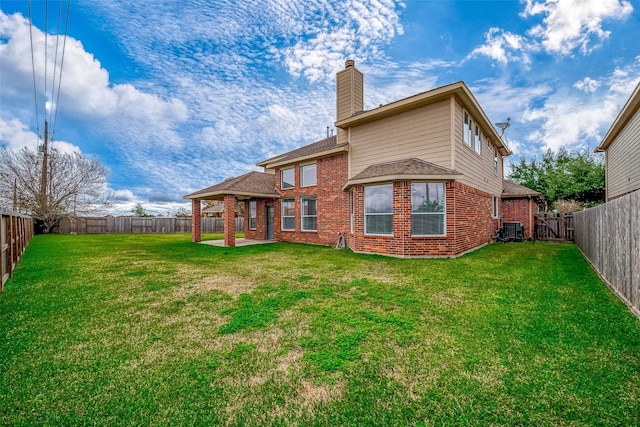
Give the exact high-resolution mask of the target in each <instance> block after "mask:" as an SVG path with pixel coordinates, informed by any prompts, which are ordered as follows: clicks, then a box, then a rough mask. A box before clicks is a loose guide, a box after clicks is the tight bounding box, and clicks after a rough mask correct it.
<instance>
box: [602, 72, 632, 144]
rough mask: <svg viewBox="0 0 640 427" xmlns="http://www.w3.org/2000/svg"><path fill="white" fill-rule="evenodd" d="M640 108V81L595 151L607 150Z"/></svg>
mask: <svg viewBox="0 0 640 427" xmlns="http://www.w3.org/2000/svg"><path fill="white" fill-rule="evenodd" d="M638 109H640V82H638V84H637V85H636V88H635V90H634V91H633V93H632V94H631V96H630V97H629V99H628V100H627V103H626V104H624V107H622V110H621V111H620V113H619V114H618V117H616V119H615V120H614V121H613V124H612V125H611V128H609V131H608V132H607V134H606V135H605V136H604V139H603V140H602V142H601V143H600V145H598V146H597V147H596V149H595V150H593V151H594V152H596V153H597V152H605V151H607V149H608V148H609V146H610V145H611V143H612V142H613V141H614V140H615V139H616V137H617V136H618V135H619V134H620V132H622V130H623V129H624V128H625V126H627V123H629V120H631V118H632V117H633V116H634V115H635V114H636V112H637V111H638Z"/></svg>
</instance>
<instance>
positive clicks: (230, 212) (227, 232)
mask: <svg viewBox="0 0 640 427" xmlns="http://www.w3.org/2000/svg"><path fill="white" fill-rule="evenodd" d="M222 217H223V218H224V245H225V246H235V245H236V196H234V195H233V194H225V195H224V212H223V214H222Z"/></svg>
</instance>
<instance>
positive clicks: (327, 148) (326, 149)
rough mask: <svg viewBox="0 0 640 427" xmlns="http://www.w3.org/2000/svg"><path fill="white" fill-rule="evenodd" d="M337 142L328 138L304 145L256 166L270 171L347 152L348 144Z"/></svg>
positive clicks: (335, 138) (331, 137) (333, 137)
mask: <svg viewBox="0 0 640 427" xmlns="http://www.w3.org/2000/svg"><path fill="white" fill-rule="evenodd" d="M337 142H338V137H337V136H335V135H334V136H330V137H328V138H325V139H322V140H320V141H316V142H314V143H312V144H309V145H305V146H304V147H300V148H296V149H295V150H292V151H288V152H286V153H283V154H280V155H278V156H276V157H272V158H270V159H267V160H263V161H262V162H260V163H257V166H263V167H265V168H268V169H272V168H276V167H279V166H284V165H287V164H290V163H295V162H300V161H304V160H311V159H316V158H318V157H324V156H328V155H331V154H335V153H340V152H343V151H349V144H348V143H343V144H337Z"/></svg>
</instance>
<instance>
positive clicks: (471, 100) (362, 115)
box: [335, 81, 513, 157]
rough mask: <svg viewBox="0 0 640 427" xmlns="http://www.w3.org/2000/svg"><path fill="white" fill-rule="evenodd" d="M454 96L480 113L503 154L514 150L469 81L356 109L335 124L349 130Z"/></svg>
mask: <svg viewBox="0 0 640 427" xmlns="http://www.w3.org/2000/svg"><path fill="white" fill-rule="evenodd" d="M451 96H455V97H456V98H457V99H458V100H459V101H460V103H461V104H462V105H463V106H464V108H466V109H467V110H469V112H470V113H471V115H472V116H474V117H479V118H480V119H481V120H482V121H483V123H482V126H481V128H482V131H483V133H484V134H485V136H486V137H488V138H489V141H491V143H492V144H493V145H494V146H495V147H496V148H497V149H498V151H499V152H500V154H501V155H502V156H503V157H507V156H509V155H511V154H513V153H512V152H511V150H510V149H509V148H508V147H507V145H506V144H505V143H504V142H503V141H502V138H500V135H499V134H498V132H497V131H496V129H495V128H494V127H493V125H492V124H491V121H490V120H489V118H488V117H487V115H486V114H485V113H484V111H483V110H482V108H481V107H480V104H479V103H478V101H477V100H476V99H475V97H474V96H473V94H472V93H471V91H470V90H469V88H468V87H467V85H466V84H465V83H464V82H462V81H460V82H456V83H452V84H449V85H446V86H441V87H439V88H436V89H432V90H429V91H426V92H422V93H419V94H417V95H413V96H410V97H408V98H404V99H401V100H399V101H395V102H392V103H389V104H386V105H382V106H380V107H378V108H374V109H373V110H367V111H362V112H359V113H356V114H354V115H353V116H351V117H348V118H346V119H343V120H339V121H337V122H335V126H336V127H339V128H340V129H345V130H346V129H348V128H350V127H354V126H358V125H362V124H365V123H369V122H372V121H375V120H380V119H383V118H386V117H390V116H393V115H396V114H399V113H403V112H405V111H409V110H413V109H415V108H419V107H422V106H425V105H429V104H433V103H435V102H438V101H442V100H445V99H448V98H450V97H451Z"/></svg>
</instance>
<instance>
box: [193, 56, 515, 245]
mask: <svg viewBox="0 0 640 427" xmlns="http://www.w3.org/2000/svg"><path fill="white" fill-rule="evenodd" d="M363 88H364V76H363V74H362V73H361V72H360V71H359V70H358V69H357V68H356V67H355V63H354V61H352V60H348V61H346V66H345V69H343V70H341V71H340V72H338V73H337V75H336V122H335V126H336V128H337V135H335V136H330V137H328V138H325V139H322V140H320V141H317V142H314V143H311V144H308V145H305V146H302V147H300V148H298V149H295V150H292V151H289V152H286V153H282V154H280V155H278V156H275V157H273V158H270V159H267V160H264V161H262V162H259V163H258V164H257V165H258V166H260V167H262V168H263V172H249V173H247V174H245V175H241V176H239V177H236V178H232V179H228V180H225V181H224V182H222V183H219V184H215V185H213V186H211V187H207V188H204V189H202V190H199V191H196V192H194V193H192V194H189V195H187V196H185V198H186V199H191V200H192V203H193V217H194V231H193V240H194V241H199V239H200V233H199V230H198V225H197V224H196V222H197V220H196V218H199V215H200V212H199V208H200V201H201V200H223V201H224V204H225V209H224V212H225V218H233V211H234V203H235V201H236V200H242V201H244V202H245V203H246V205H245V224H246V225H245V238H247V239H258V240H261V239H273V240H276V241H286V242H303V243H311V244H320V245H335V244H337V243H338V241H339V239H340V238H342V239H343V241H344V244H345V245H346V246H347V247H349V248H350V249H352V250H353V251H356V252H362V253H376V254H384V255H391V256H398V257H433V256H446V257H451V256H458V255H461V254H463V253H466V252H468V251H470V250H473V249H475V248H478V247H480V246H482V245H484V244H486V243H488V242H490V241H491V238H492V236H493V235H494V234H495V231H496V228H497V227H498V219H499V215H500V211H501V205H502V196H503V192H504V181H503V176H504V173H503V158H504V157H506V156H508V155H510V154H511V151H510V150H509V148H508V147H507V146H506V144H505V143H504V142H503V140H502V139H501V137H500V135H498V133H497V132H496V130H495V128H494V127H493V125H492V124H491V122H490V121H489V119H488V117H487V116H486V114H485V113H484V111H483V110H482V108H481V107H480V105H479V103H478V101H477V100H476V99H475V97H474V96H473V94H472V93H471V91H470V90H469V88H468V87H467V86H466V84H465V83H464V82H457V83H452V84H449V85H445V86H441V87H438V88H435V89H432V90H429V91H426V92H422V93H419V94H416V95H413V96H410V97H408V98H404V99H401V100H398V101H395V102H392V103H389V104H386V105H381V106H379V107H378V108H374V109H371V110H364V89H363ZM511 220H519V221H521V222H523V223H525V224H526V223H528V218H527V217H524V218H522V219H518V218H513V219H511ZM230 230H233V228H232V227H231V228H230ZM225 244H228V245H229V246H233V245H234V244H235V243H234V237H233V233H232V232H229V233H225Z"/></svg>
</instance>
